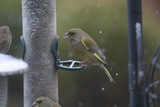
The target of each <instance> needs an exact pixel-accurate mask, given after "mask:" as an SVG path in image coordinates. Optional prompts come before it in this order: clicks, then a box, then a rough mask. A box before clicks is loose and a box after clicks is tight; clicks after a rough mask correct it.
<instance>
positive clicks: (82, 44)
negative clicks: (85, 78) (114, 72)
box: [63, 28, 115, 83]
mask: <svg viewBox="0 0 160 107" xmlns="http://www.w3.org/2000/svg"><path fill="white" fill-rule="evenodd" d="M63 38H65V39H69V40H70V42H71V45H72V47H73V49H74V50H75V51H76V53H77V54H78V55H79V56H80V57H81V58H82V59H83V60H85V61H82V62H81V66H84V67H87V66H89V65H90V64H93V65H98V66H99V67H100V68H102V69H104V72H105V73H106V75H107V76H108V78H109V80H110V82H113V83H115V81H114V79H113V78H112V76H111V74H110V73H109V71H108V69H110V67H109V65H108V63H107V61H106V59H105V56H104V55H103V53H102V51H101V50H100V48H99V47H98V45H97V43H96V42H95V41H94V39H93V38H92V37H90V36H89V35H88V34H87V33H86V32H84V31H83V30H81V29H79V28H72V29H70V30H68V31H67V32H66V33H65V34H64V36H63Z"/></svg>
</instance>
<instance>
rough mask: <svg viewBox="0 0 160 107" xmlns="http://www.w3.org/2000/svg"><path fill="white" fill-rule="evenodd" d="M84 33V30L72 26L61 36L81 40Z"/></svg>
mask: <svg viewBox="0 0 160 107" xmlns="http://www.w3.org/2000/svg"><path fill="white" fill-rule="evenodd" d="M84 34H85V32H84V31H83V30H81V29H79V28H72V29H70V30H68V31H67V32H66V33H65V34H64V36H63V38H65V39H70V40H76V41H81V39H82V37H83V36H84Z"/></svg>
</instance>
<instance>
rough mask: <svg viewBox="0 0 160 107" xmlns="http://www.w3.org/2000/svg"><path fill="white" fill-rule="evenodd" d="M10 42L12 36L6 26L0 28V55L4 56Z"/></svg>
mask: <svg viewBox="0 0 160 107" xmlns="http://www.w3.org/2000/svg"><path fill="white" fill-rule="evenodd" d="M11 42H12V34H11V32H10V30H9V27H8V26H2V27H0V53H3V54H6V53H7V52H8V50H9V48H10V45H11Z"/></svg>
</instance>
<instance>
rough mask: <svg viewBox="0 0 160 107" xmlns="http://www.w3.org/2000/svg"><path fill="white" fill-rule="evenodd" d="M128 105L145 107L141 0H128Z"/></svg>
mask: <svg viewBox="0 0 160 107" xmlns="http://www.w3.org/2000/svg"><path fill="white" fill-rule="evenodd" d="M128 18H129V19H128V38H129V39H128V41H129V47H128V49H129V64H128V68H129V91H130V107H146V103H145V78H144V58H143V56H144V55H143V43H142V9H141V0H128Z"/></svg>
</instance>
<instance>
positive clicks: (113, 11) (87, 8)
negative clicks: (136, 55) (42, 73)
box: [0, 0, 160, 107]
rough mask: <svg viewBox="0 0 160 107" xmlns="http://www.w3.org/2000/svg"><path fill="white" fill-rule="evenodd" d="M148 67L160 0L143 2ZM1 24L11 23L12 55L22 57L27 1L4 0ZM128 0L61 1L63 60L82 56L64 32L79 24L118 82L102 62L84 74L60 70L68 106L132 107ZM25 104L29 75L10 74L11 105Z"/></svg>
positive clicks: (158, 38)
mask: <svg viewBox="0 0 160 107" xmlns="http://www.w3.org/2000/svg"><path fill="white" fill-rule="evenodd" d="M142 2H143V39H144V54H145V68H146V70H147V69H148V65H149V61H150V59H151V57H152V55H153V52H154V51H155V49H156V48H157V47H158V45H159V43H160V30H159V28H160V19H159V18H160V8H159V7H160V1H159V0H143V1H142ZM0 7H1V9H0V26H2V25H8V26H9V27H10V29H11V31H12V35H13V42H12V46H11V49H10V51H9V54H11V55H13V56H16V57H21V55H22V52H21V46H20V40H19V38H20V36H21V35H22V9H21V0H1V1H0ZM127 22H128V18H127V2H126V0H125V1H124V0H57V34H58V36H59V37H60V40H59V51H60V58H61V59H63V60H67V59H75V60H80V59H79V57H78V56H77V55H76V54H75V53H74V51H73V50H72V47H71V45H70V43H69V41H66V40H64V39H63V37H62V36H63V35H64V33H65V32H66V31H67V30H69V29H70V28H73V27H78V28H81V29H83V30H84V31H86V32H87V33H88V34H89V35H90V36H92V37H93V38H94V39H95V41H96V42H97V43H98V44H99V47H100V48H101V49H102V51H103V53H104V54H105V56H106V58H107V60H108V63H109V64H110V65H111V67H112V70H111V74H112V76H113V77H114V79H115V81H116V83H115V84H113V83H110V82H109V80H108V78H107V76H106V75H105V74H104V72H103V71H102V70H101V69H100V68H99V67H97V66H91V67H88V68H87V69H86V70H85V71H81V72H65V71H63V70H59V100H60V104H61V105H62V107H128V106H129V90H128V41H127V40H128V37H127V32H128V31H127ZM22 106H23V76H22V75H15V76H10V77H9V102H8V107H22Z"/></svg>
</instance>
